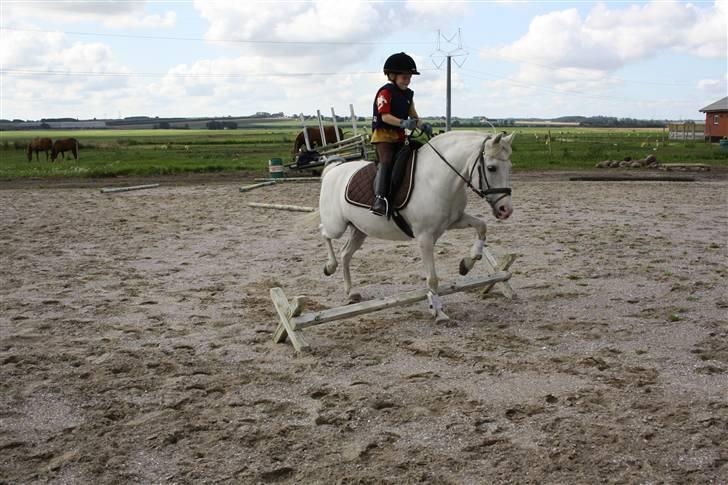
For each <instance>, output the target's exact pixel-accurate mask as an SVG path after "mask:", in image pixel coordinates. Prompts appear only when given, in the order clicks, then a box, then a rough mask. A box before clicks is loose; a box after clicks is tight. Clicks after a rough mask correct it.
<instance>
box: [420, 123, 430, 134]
mask: <svg viewBox="0 0 728 485" xmlns="http://www.w3.org/2000/svg"><path fill="white" fill-rule="evenodd" d="M421 129H422V132H423V133H424V134H425V135H427V136H429V137H432V125H431V124H429V123H422V128H421Z"/></svg>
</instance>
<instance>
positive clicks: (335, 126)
mask: <svg viewBox="0 0 728 485" xmlns="http://www.w3.org/2000/svg"><path fill="white" fill-rule="evenodd" d="M331 120H332V121H333V122H334V133H335V134H336V143H339V142H341V137H340V136H339V124H338V123H337V122H336V113H334V107H333V106H332V107H331Z"/></svg>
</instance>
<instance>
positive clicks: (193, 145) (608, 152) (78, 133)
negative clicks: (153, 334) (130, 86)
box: [0, 123, 728, 179]
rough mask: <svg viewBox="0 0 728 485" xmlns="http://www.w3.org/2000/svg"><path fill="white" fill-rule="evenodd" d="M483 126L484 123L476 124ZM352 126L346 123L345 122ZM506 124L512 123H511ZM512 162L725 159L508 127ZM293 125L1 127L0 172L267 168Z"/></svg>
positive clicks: (661, 137)
mask: <svg viewBox="0 0 728 485" xmlns="http://www.w3.org/2000/svg"><path fill="white" fill-rule="evenodd" d="M480 130H481V131H483V132H486V131H488V130H485V129H480ZM349 131H350V129H349ZM509 131H510V130H509ZM513 131H515V132H516V133H517V137H516V140H515V143H514V154H513V162H514V170H515V171H523V170H580V169H590V168H593V167H594V165H595V164H596V163H597V162H599V161H602V160H608V159H611V160H622V159H623V158H624V157H627V156H629V157H631V158H633V159H639V158H644V157H645V156H647V155H649V154H654V155H655V156H656V157H657V159H658V161H660V162H663V163H706V164H710V165H714V166H716V165H723V166H728V153H727V152H721V151H720V149H719V146H718V145H717V144H710V143H704V142H702V141H676V140H668V139H667V132H663V131H662V130H658V129H600V128H551V129H547V128H520V127H517V128H514V129H513ZM297 132H298V129H297V128H295V127H294V126H293V125H291V124H290V123H287V124H286V123H280V124H273V123H271V124H268V125H267V126H256V127H255V128H244V129H237V130H73V131H60V130H52V131H9V132H0V178H4V179H22V178H57V177H112V176H119V175H136V176H154V175H162V174H172V173H182V172H221V171H236V170H265V169H266V166H267V162H268V160H269V159H270V158H281V159H283V161H284V163H287V162H289V161H291V158H292V155H291V149H292V145H293V140H294V139H295V136H296V134H297ZM38 136H47V137H50V138H52V139H53V140H56V139H59V138H66V137H75V138H77V139H78V140H79V143H80V146H81V156H80V159H79V160H78V161H76V160H73V159H72V158H71V159H69V158H68V156H67V157H66V160H65V161H57V162H56V163H53V164H51V163H48V162H46V161H45V156H44V155H43V154H40V160H39V161H36V160H35V157H34V159H33V161H32V162H28V160H27V158H26V152H25V149H26V146H27V144H28V142H29V141H30V140H31V139H32V138H34V137H38Z"/></svg>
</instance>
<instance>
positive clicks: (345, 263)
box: [341, 225, 367, 303]
mask: <svg viewBox="0 0 728 485" xmlns="http://www.w3.org/2000/svg"><path fill="white" fill-rule="evenodd" d="M366 238H367V235H366V234H364V233H363V232H362V231H360V230H359V229H357V228H356V227H354V226H353V225H352V226H351V232H350V233H349V238H348V239H347V240H346V244H344V247H343V248H342V249H341V271H342V272H343V273H344V289H345V290H346V296H347V297H348V298H349V303H355V302H358V301H361V295H360V294H359V293H351V272H350V271H349V265H350V263H351V257H352V256H353V255H354V253H355V252H356V251H357V250H358V249H359V248H361V245H362V244H364V240H365V239H366Z"/></svg>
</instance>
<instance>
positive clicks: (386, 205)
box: [369, 195, 389, 216]
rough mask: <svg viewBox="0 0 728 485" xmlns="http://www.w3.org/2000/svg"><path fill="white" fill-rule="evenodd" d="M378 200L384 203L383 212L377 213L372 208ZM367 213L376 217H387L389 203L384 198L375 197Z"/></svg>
mask: <svg viewBox="0 0 728 485" xmlns="http://www.w3.org/2000/svg"><path fill="white" fill-rule="evenodd" d="M378 199H381V200H383V201H384V212H377V211H375V210H374V206H375V205H376V203H377V200H378ZM369 212H371V213H372V214H374V215H377V216H389V201H388V200H387V198H386V197H382V196H381V195H377V196H376V197H375V200H374V204H372V206H371V208H370V209H369Z"/></svg>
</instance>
